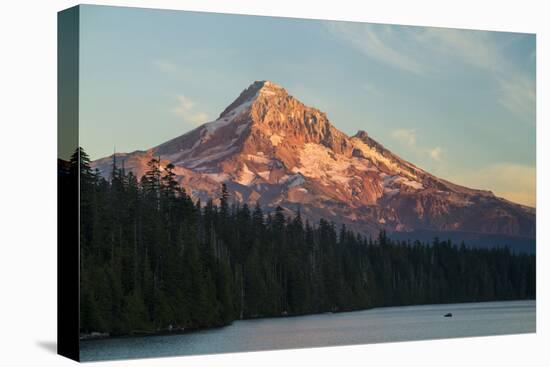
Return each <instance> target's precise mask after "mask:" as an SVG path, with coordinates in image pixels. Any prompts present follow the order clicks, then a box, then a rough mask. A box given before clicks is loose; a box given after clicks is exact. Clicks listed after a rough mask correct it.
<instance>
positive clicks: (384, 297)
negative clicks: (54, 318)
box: [60, 150, 535, 335]
mask: <svg viewBox="0 0 550 367" xmlns="http://www.w3.org/2000/svg"><path fill="white" fill-rule="evenodd" d="M79 158H80V165H79V163H78V162H79ZM113 163H114V164H113V171H112V174H111V178H110V179H109V180H106V179H104V178H102V177H101V176H100V175H99V174H98V173H97V172H94V171H92V170H91V168H90V162H89V159H88V157H87V155H86V153H85V152H84V151H83V150H79V151H77V152H75V154H74V155H73V158H72V160H71V165H70V175H69V176H68V177H67V178H60V179H69V180H76V177H78V175H80V189H81V191H80V192H81V221H80V222H81V237H80V242H81V243H80V249H81V252H80V261H81V264H80V266H81V279H80V282H81V294H80V297H81V306H80V307H81V324H80V329H81V332H82V333H89V332H93V331H97V332H107V333H110V334H111V335H122V334H130V333H147V332H157V331H164V330H170V329H172V330H174V329H176V330H179V329H183V328H185V329H186V330H189V329H196V328H207V327H215V326H221V325H226V324H229V323H231V322H232V321H233V320H235V319H240V318H253V317H266V316H281V315H297V314H306V313H317V312H327V311H332V312H335V311H349V310H358V309H365V308H369V307H377V306H393V305H408V304H424V303H447V302H469V301H490V300H508V299H525V298H535V256H534V255H524V254H513V253H511V252H510V251H509V250H508V249H505V248H504V249H491V250H488V249H470V248H467V247H466V246H465V245H464V244H461V245H460V246H456V245H453V244H451V243H450V242H448V241H441V240H439V239H434V240H433V242H432V243H429V244H428V243H420V242H418V241H412V240H414V239H411V241H407V242H396V241H392V240H390V239H389V238H387V237H386V235H385V233H384V232H381V233H380V235H379V236H378V238H375V239H371V238H364V237H361V236H359V235H357V234H355V233H354V232H351V231H349V230H347V229H346V228H345V227H341V228H335V226H334V225H333V224H331V223H329V222H327V221H325V220H321V221H320V222H319V223H308V222H307V221H304V220H303V219H302V217H301V215H300V213H299V212H298V213H295V214H294V215H293V216H287V215H285V213H284V212H283V210H282V209H281V208H277V209H276V210H275V211H274V212H272V213H269V214H267V215H266V214H264V213H263V212H262V208H261V207H260V206H259V205H256V206H255V207H254V208H249V207H248V206H247V205H239V204H238V203H236V202H234V201H233V200H232V198H230V197H229V195H228V193H227V189H226V188H225V186H223V185H222V186H221V187H220V192H219V195H218V197H216V198H212V200H210V201H208V202H206V203H204V202H203V203H201V202H193V201H192V200H191V198H190V197H189V196H188V195H187V193H186V192H185V191H184V190H183V189H182V188H181V187H179V185H178V183H177V182H176V180H175V177H174V176H175V175H174V173H173V166H171V165H168V166H166V167H162V168H161V167H159V166H160V164H159V160H157V159H152V160H151V161H150V162H149V165H148V167H149V169H148V171H147V172H146V174H145V175H144V176H143V177H141V178H138V177H136V176H134V175H133V173H132V172H125V170H124V167H123V165H122V164H117V163H116V162H113ZM215 203H216V204H215ZM66 245H67V246H73V245H74V244H66Z"/></svg>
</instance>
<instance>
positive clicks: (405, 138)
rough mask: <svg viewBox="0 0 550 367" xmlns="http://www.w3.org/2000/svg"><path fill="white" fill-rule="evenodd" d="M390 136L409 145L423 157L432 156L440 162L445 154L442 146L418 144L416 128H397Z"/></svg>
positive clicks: (402, 143) (409, 147)
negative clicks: (430, 146) (432, 146)
mask: <svg viewBox="0 0 550 367" xmlns="http://www.w3.org/2000/svg"><path fill="white" fill-rule="evenodd" d="M390 136H391V137H392V138H393V139H394V140H395V141H397V142H399V143H400V144H401V145H403V146H405V147H407V148H408V149H409V150H411V151H412V152H414V153H415V154H417V155H419V156H421V157H422V156H423V157H426V156H428V157H430V158H431V159H433V160H434V161H437V162H440V161H441V159H442V155H443V149H442V148H441V147H434V148H428V149H426V148H423V147H420V146H418V144H417V135H416V131H415V130H411V129H396V130H393V131H392V132H391V133H390Z"/></svg>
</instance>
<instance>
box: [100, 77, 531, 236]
mask: <svg viewBox="0 0 550 367" xmlns="http://www.w3.org/2000/svg"><path fill="white" fill-rule="evenodd" d="M152 156H160V157H161V161H162V162H163V164H167V163H168V162H171V163H173V164H174V165H175V166H176V174H177V175H178V178H179V180H180V183H181V184H182V185H183V186H184V187H186V189H187V192H189V193H191V194H192V195H193V196H195V197H197V198H202V199H206V198H210V197H215V196H217V193H218V191H219V186H220V183H221V182H225V183H226V184H227V186H228V187H229V189H230V192H231V195H232V196H233V199H234V200H236V201H239V202H242V203H243V202H246V203H248V204H255V203H256V202H259V203H260V204H261V205H263V206H264V207H265V208H266V209H268V210H269V208H274V207H275V206H277V205H280V206H282V207H283V208H286V209H288V210H293V209H295V208H297V207H301V208H302V213H303V215H305V216H306V218H308V219H310V220H312V221H316V220H318V219H319V218H325V219H328V220H333V221H334V222H336V223H345V224H346V225H347V226H348V227H350V228H353V229H355V230H357V231H359V232H362V233H371V234H372V233H375V232H376V231H378V230H379V229H380V228H385V229H387V230H389V231H397V232H402V231H412V230H418V229H422V230H436V231H469V232H478V233H493V234H506V235H521V236H534V231H535V221H534V211H533V210H532V209H529V208H525V207H523V206H520V205H517V204H513V203H510V202H508V201H506V200H503V199H500V198H497V197H496V196H494V195H493V194H492V193H490V192H488V191H483V190H475V189H470V188H466V187H462V186H459V185H455V184H453V183H450V182H448V181H446V180H442V179H440V178H438V177H436V176H434V175H431V174H430V173H428V172H426V171H424V170H422V169H421V168H419V167H417V166H415V165H414V164H412V163H410V162H407V161H405V160H404V159H402V158H400V157H398V156H397V155H395V154H393V153H392V152H391V151H389V150H388V149H386V148H385V147H384V146H383V145H381V144H380V143H378V142H377V141H376V140H374V139H373V138H372V137H370V136H369V134H368V133H367V132H365V131H362V130H360V131H358V132H357V134H355V135H354V136H351V137H350V136H348V135H346V134H344V133H343V132H341V131H340V130H338V129H337V128H336V127H334V126H333V125H332V124H331V123H330V121H329V119H328V117H327V115H326V114H325V113H324V112H322V111H319V110H318V109H316V108H313V107H309V106H306V105H304V104H303V103H302V102H300V101H299V100H298V99H297V98H295V97H293V96H291V95H290V94H289V93H288V92H287V91H286V90H285V89H284V88H283V87H281V86H280V85H277V84H275V83H274V82H271V81H267V80H264V81H256V82H254V83H252V84H251V85H250V86H249V87H248V88H246V89H245V90H243V91H242V92H241V93H240V95H239V96H238V97H237V98H236V99H235V100H234V101H233V102H232V103H231V104H229V106H228V107H227V108H226V109H225V110H224V111H223V112H222V113H221V114H220V116H219V117H218V119H216V120H215V121H212V122H209V123H206V124H203V125H201V126H199V127H197V128H196V129H194V130H192V131H190V132H188V133H186V134H184V135H182V136H179V137H177V138H175V139H172V140H170V141H168V142H166V143H163V144H161V145H158V146H156V147H154V148H151V149H149V150H147V151H139V152H133V153H130V154H124V157H123V159H124V160H125V167H126V168H127V169H132V170H134V171H135V173H136V174H137V175H138V176H141V175H142V174H143V173H144V172H145V170H146V163H147V161H148V159H149V158H150V157H152ZM111 162H112V159H111V158H110V157H107V158H104V159H100V160H98V161H95V162H94V165H95V166H96V167H98V168H99V169H100V170H101V171H102V172H105V174H106V175H107V174H108V173H109V172H111V167H110V165H111Z"/></svg>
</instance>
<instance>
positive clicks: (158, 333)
mask: <svg viewBox="0 0 550 367" xmlns="http://www.w3.org/2000/svg"><path fill="white" fill-rule="evenodd" d="M521 301H534V302H535V308H536V301H537V300H536V298H524V299H507V300H490V301H471V302H443V303H420V304H409V305H393V306H375V307H370V308H362V309H357V310H345V311H323V312H315V313H304V314H291V315H278V316H277V315H270V316H259V317H248V318H244V319H235V320H233V321H231V322H229V323H227V324H225V325H219V326H211V327H202V328H184V329H175V330H174V331H169V330H164V331H151V332H146V331H144V332H136V333H131V334H121V335H109V333H98V334H100V335H98V336H90V334H94V332H92V333H90V334H84V336H83V335H81V336H80V337H79V343H82V342H84V343H85V342H93V341H98V340H109V339H127V338H128V339H131V338H140V337H154V336H166V335H182V334H191V333H196V332H200V331H208V330H216V329H222V328H225V327H227V326H230V325H232V324H233V323H234V322H235V321H250V320H269V319H280V318H292V317H303V316H315V315H323V314H341V313H352V312H362V311H370V310H376V309H389V308H405V307H419V306H449V305H467V304H472V303H497V302H498V303H501V302H521Z"/></svg>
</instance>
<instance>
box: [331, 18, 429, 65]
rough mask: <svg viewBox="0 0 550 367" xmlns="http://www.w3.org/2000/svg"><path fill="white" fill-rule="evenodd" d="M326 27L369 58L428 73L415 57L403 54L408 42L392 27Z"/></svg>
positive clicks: (340, 24) (353, 25)
mask: <svg viewBox="0 0 550 367" xmlns="http://www.w3.org/2000/svg"><path fill="white" fill-rule="evenodd" d="M325 25H326V27H327V28H328V29H329V31H330V32H331V33H333V34H334V35H335V36H336V37H338V38H340V39H343V40H344V41H346V42H348V43H350V44H351V45H352V46H353V47H354V48H355V49H356V50H358V51H359V52H361V53H363V54H364V55H365V56H367V57H369V58H372V59H374V60H377V61H379V62H382V63H384V64H389V65H391V66H393V67H395V68H398V69H402V70H405V71H409V72H413V73H415V74H424V73H425V72H426V69H425V67H424V66H423V65H422V63H421V62H419V61H418V60H417V59H416V58H415V57H414V56H412V55H410V54H408V53H405V52H402V51H403V50H402V46H404V43H405V42H407V40H406V39H404V37H403V35H402V34H401V32H399V34H397V33H396V32H394V30H393V27H392V26H389V25H373V24H366V23H348V22H325Z"/></svg>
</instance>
